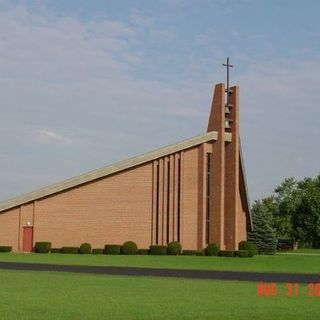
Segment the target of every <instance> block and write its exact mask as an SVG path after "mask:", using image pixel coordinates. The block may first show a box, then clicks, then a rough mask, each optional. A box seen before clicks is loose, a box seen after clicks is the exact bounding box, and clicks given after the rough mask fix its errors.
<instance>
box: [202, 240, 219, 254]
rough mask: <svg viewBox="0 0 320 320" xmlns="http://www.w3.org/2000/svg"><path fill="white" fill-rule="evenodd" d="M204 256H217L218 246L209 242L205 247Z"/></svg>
mask: <svg viewBox="0 0 320 320" xmlns="http://www.w3.org/2000/svg"><path fill="white" fill-rule="evenodd" d="M205 252H206V256H217V255H218V252H219V248H218V246H217V245H216V244H215V243H213V242H212V243H209V244H208V246H207V247H206V249H205Z"/></svg>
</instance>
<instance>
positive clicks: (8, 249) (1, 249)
mask: <svg viewBox="0 0 320 320" xmlns="http://www.w3.org/2000/svg"><path fill="white" fill-rule="evenodd" d="M11 251H12V247H10V246H0V252H11Z"/></svg>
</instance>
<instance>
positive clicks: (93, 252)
mask: <svg viewBox="0 0 320 320" xmlns="http://www.w3.org/2000/svg"><path fill="white" fill-rule="evenodd" d="M92 254H103V249H92Z"/></svg>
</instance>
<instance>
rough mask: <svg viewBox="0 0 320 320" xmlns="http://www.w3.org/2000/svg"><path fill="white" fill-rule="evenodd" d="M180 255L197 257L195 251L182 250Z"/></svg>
mask: <svg viewBox="0 0 320 320" xmlns="http://www.w3.org/2000/svg"><path fill="white" fill-rule="evenodd" d="M182 254H183V255H184V256H196V255H197V250H183V251H182Z"/></svg>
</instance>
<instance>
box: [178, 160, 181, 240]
mask: <svg viewBox="0 0 320 320" xmlns="http://www.w3.org/2000/svg"><path fill="white" fill-rule="evenodd" d="M177 178H178V179H177V180H178V194H177V198H178V199H177V207H178V232H177V240H178V241H180V218H181V212H180V207H181V206H180V195H181V160H180V159H178V177H177Z"/></svg>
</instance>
